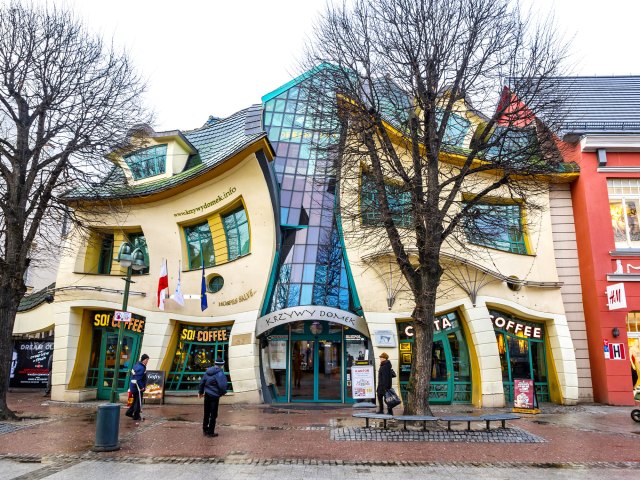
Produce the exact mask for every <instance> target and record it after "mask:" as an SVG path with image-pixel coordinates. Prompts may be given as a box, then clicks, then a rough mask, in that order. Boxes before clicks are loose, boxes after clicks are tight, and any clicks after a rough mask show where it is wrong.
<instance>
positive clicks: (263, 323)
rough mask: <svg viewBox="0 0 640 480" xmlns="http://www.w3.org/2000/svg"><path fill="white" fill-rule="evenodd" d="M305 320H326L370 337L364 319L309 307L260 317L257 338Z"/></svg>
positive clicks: (322, 308)
mask: <svg viewBox="0 0 640 480" xmlns="http://www.w3.org/2000/svg"><path fill="white" fill-rule="evenodd" d="M303 320H326V321H327V322H333V323H339V324H341V325H345V326H347V327H350V328H353V329H354V330H357V331H359V332H360V333H364V334H365V335H367V336H368V335H369V329H368V328H367V322H366V321H365V320H364V318H362V317H359V316H358V315H355V314H353V313H351V312H346V311H344V310H339V309H337V308H331V307H319V306H316V305H309V306H306V307H291V308H284V309H282V310H278V311H277V312H273V313H269V314H268V315H265V316H263V317H260V318H259V319H258V320H257V322H256V336H258V335H261V334H263V333H264V332H266V331H267V330H270V329H272V328H275V327H277V326H279V325H284V324H286V323H291V322H298V321H303Z"/></svg>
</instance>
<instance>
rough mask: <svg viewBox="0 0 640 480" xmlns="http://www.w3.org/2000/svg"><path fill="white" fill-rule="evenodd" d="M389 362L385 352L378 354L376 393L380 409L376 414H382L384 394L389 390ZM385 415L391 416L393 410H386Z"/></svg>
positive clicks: (390, 377) (390, 376)
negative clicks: (378, 365) (378, 366)
mask: <svg viewBox="0 0 640 480" xmlns="http://www.w3.org/2000/svg"><path fill="white" fill-rule="evenodd" d="M392 378H393V376H392V375H391V362H390V361H389V355H387V354H386V353H385V352H382V353H381V354H380V368H379V369H378V387H377V389H376V393H377V394H378V403H380V408H379V409H378V412H377V413H384V405H385V404H384V394H385V392H386V391H387V390H389V389H390V388H391V379H392ZM387 413H388V414H389V415H393V409H391V408H387Z"/></svg>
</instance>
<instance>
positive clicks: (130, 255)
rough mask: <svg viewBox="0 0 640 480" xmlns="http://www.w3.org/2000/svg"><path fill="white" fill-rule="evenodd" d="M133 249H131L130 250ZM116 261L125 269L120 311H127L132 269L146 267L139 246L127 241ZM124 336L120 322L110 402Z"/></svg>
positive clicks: (114, 395)
mask: <svg viewBox="0 0 640 480" xmlns="http://www.w3.org/2000/svg"><path fill="white" fill-rule="evenodd" d="M132 250H133V251H132ZM118 263H120V266H121V267H123V268H126V269H127V277H126V278H123V280H124V281H125V287H124V298H123V299H122V311H123V312H126V311H127V305H128V303H129V285H130V284H132V283H135V282H134V281H133V280H131V272H132V270H136V271H140V270H143V269H144V268H146V267H147V265H146V264H145V261H144V252H143V251H142V250H141V249H140V248H136V249H135V250H134V249H133V247H132V246H131V244H130V243H129V242H123V243H122V245H121V246H120V251H119V252H118ZM123 336H124V326H123V325H122V322H120V324H119V325H118V344H117V347H116V358H115V364H114V366H113V379H112V380H111V403H116V402H118V377H119V376H120V354H121V353H122V337H123Z"/></svg>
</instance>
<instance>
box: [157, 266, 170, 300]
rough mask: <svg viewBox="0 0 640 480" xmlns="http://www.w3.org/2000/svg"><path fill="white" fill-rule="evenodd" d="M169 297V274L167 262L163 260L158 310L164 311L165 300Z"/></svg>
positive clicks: (159, 281)
mask: <svg viewBox="0 0 640 480" xmlns="http://www.w3.org/2000/svg"><path fill="white" fill-rule="evenodd" d="M167 296H169V274H168V273H167V261H166V260H165V259H164V258H163V259H162V268H161V269H160V279H159V280H158V308H159V309H160V310H164V299H165V298H167Z"/></svg>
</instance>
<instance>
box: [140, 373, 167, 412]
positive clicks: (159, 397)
mask: <svg viewBox="0 0 640 480" xmlns="http://www.w3.org/2000/svg"><path fill="white" fill-rule="evenodd" d="M164 375H165V373H164V371H163V370H147V388H146V389H145V391H144V402H145V403H159V404H162V402H163V399H164Z"/></svg>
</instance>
